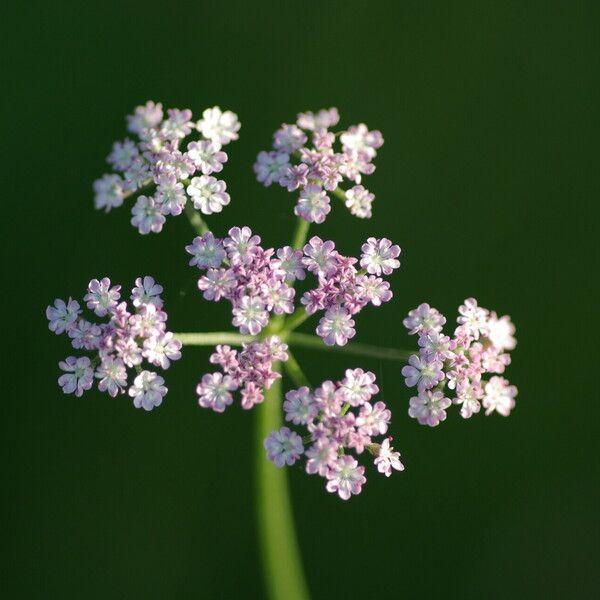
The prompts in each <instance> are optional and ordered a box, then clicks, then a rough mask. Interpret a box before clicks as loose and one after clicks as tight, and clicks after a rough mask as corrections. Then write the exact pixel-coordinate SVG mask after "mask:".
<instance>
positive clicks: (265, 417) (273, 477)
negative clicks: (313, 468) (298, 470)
mask: <svg viewBox="0 0 600 600" xmlns="http://www.w3.org/2000/svg"><path fill="white" fill-rule="evenodd" d="M273 368H274V369H275V370H276V371H278V372H279V371H280V370H281V364H280V363H274V364H273ZM256 411H257V418H258V423H257V425H258V426H257V440H256V469H257V487H256V495H257V497H256V502H257V508H258V530H259V537H260V551H261V555H262V561H263V569H264V576H265V584H266V587H267V595H268V597H269V598H270V599H271V600H307V599H308V598H309V594H308V588H307V585H306V581H305V580H304V574H303V570H302V559H301V556H300V548H299V546H298V540H297V538H296V530H295V527H294V517H293V513H292V504H291V500H290V494H289V488H288V481H287V470H286V469H285V468H278V467H276V466H275V465H274V464H272V463H271V462H270V461H268V460H267V459H266V456H265V449H264V447H263V441H264V439H265V438H266V437H267V436H268V435H269V433H271V432H272V431H274V430H276V429H279V428H280V427H281V425H282V422H283V419H282V411H281V379H277V380H276V381H275V382H274V383H273V385H272V386H271V387H270V389H268V390H266V391H265V400H264V402H263V403H262V404H259V405H258V406H257V408H256Z"/></svg>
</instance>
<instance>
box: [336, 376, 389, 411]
mask: <svg viewBox="0 0 600 600" xmlns="http://www.w3.org/2000/svg"><path fill="white" fill-rule="evenodd" d="M345 375H346V376H345V377H344V379H342V381H341V382H340V392H341V394H342V396H343V398H344V400H345V401H346V402H348V404H350V406H360V405H361V404H364V403H365V402H368V401H369V400H370V399H371V397H372V396H374V395H375V394H377V393H378V392H379V388H378V387H377V385H376V384H375V374H374V373H371V371H366V372H365V371H363V370H362V369H347V370H346V373H345Z"/></svg>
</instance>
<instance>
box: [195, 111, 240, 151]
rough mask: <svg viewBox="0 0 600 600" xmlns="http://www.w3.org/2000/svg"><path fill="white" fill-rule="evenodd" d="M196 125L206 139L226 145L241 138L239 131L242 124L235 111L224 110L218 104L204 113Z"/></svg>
mask: <svg viewBox="0 0 600 600" xmlns="http://www.w3.org/2000/svg"><path fill="white" fill-rule="evenodd" d="M196 127H197V128H198V131H199V132H200V133H201V134H202V135H203V137H205V138H206V139H209V140H211V141H212V142H215V143H218V144H221V145H222V146H225V144H229V142H231V141H233V140H237V139H238V138H239V135H238V131H239V130H240V127H241V124H240V122H239V120H238V116H237V115H236V114H235V113H234V112H231V111H230V110H226V111H225V112H222V111H221V109H220V108H219V107H218V106H214V107H213V108H207V109H206V110H205V111H204V112H203V113H202V119H200V120H199V121H198V123H197V124H196Z"/></svg>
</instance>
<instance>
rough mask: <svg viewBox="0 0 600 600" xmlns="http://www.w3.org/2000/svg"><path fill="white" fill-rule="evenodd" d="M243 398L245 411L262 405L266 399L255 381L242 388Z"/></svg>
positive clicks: (242, 403) (242, 402)
mask: <svg viewBox="0 0 600 600" xmlns="http://www.w3.org/2000/svg"><path fill="white" fill-rule="evenodd" d="M241 396H242V401H241V405H242V408H243V409H244V410H250V409H251V408H252V407H253V406H256V405H257V404H260V403H261V402H263V400H264V399H265V397H264V395H263V393H262V390H261V388H260V386H259V385H257V384H256V383H254V382H253V381H249V382H247V383H246V385H245V386H244V387H243V388H242V392H241Z"/></svg>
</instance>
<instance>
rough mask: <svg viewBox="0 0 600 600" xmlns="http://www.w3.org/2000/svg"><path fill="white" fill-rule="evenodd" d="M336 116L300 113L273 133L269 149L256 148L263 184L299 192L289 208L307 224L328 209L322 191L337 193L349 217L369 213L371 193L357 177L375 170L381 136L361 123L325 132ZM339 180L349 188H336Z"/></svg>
mask: <svg viewBox="0 0 600 600" xmlns="http://www.w3.org/2000/svg"><path fill="white" fill-rule="evenodd" d="M339 120H340V116H339V114H338V111H337V108H330V109H329V110H325V109H324V110H320V111H319V112H318V113H317V114H313V113H312V112H306V113H300V114H299V115H298V118H297V120H296V123H295V124H293V125H292V124H287V123H284V124H283V125H282V126H281V127H280V128H279V129H278V130H277V131H276V132H275V133H274V134H273V146H272V149H271V150H270V151H269V152H264V151H263V152H260V153H259V154H258V157H257V159H256V163H255V164H254V172H255V173H256V178H257V179H258V181H259V182H261V183H262V184H263V185H265V186H270V185H271V184H272V183H278V184H279V185H280V186H282V187H284V188H286V189H287V190H288V192H294V191H296V190H299V194H298V200H297V203H296V207H295V209H294V212H295V214H296V215H298V216H299V217H301V218H302V219H304V220H306V221H309V222H311V223H322V222H323V221H324V220H325V217H326V216H327V215H328V213H329V212H330V211H331V206H330V202H329V196H328V193H335V194H336V196H338V197H340V198H341V199H342V200H343V201H344V203H345V204H346V206H347V207H348V209H349V210H350V212H351V213H352V214H353V215H355V216H357V217H359V218H361V219H367V218H370V217H371V205H372V203H373V200H374V199H375V196H374V195H373V194H372V193H371V192H369V190H367V189H366V188H365V187H364V186H363V185H361V181H362V176H363V175H369V174H371V173H373V171H374V170H375V165H374V164H373V162H372V161H373V159H374V158H375V156H376V155H377V149H378V148H380V147H381V145H382V144H383V136H382V135H381V132H380V131H369V129H368V128H367V126H366V125H365V124H364V123H360V124H359V125H352V126H351V127H349V128H348V129H347V130H346V131H341V132H336V133H334V132H332V131H330V128H331V127H334V126H335V125H337V124H338V122H339ZM336 139H339V147H336ZM344 180H347V181H348V182H350V183H349V184H350V185H351V186H352V187H350V188H349V189H347V190H346V191H344V190H343V189H342V188H341V187H340V184H342V182H343V181H344Z"/></svg>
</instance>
